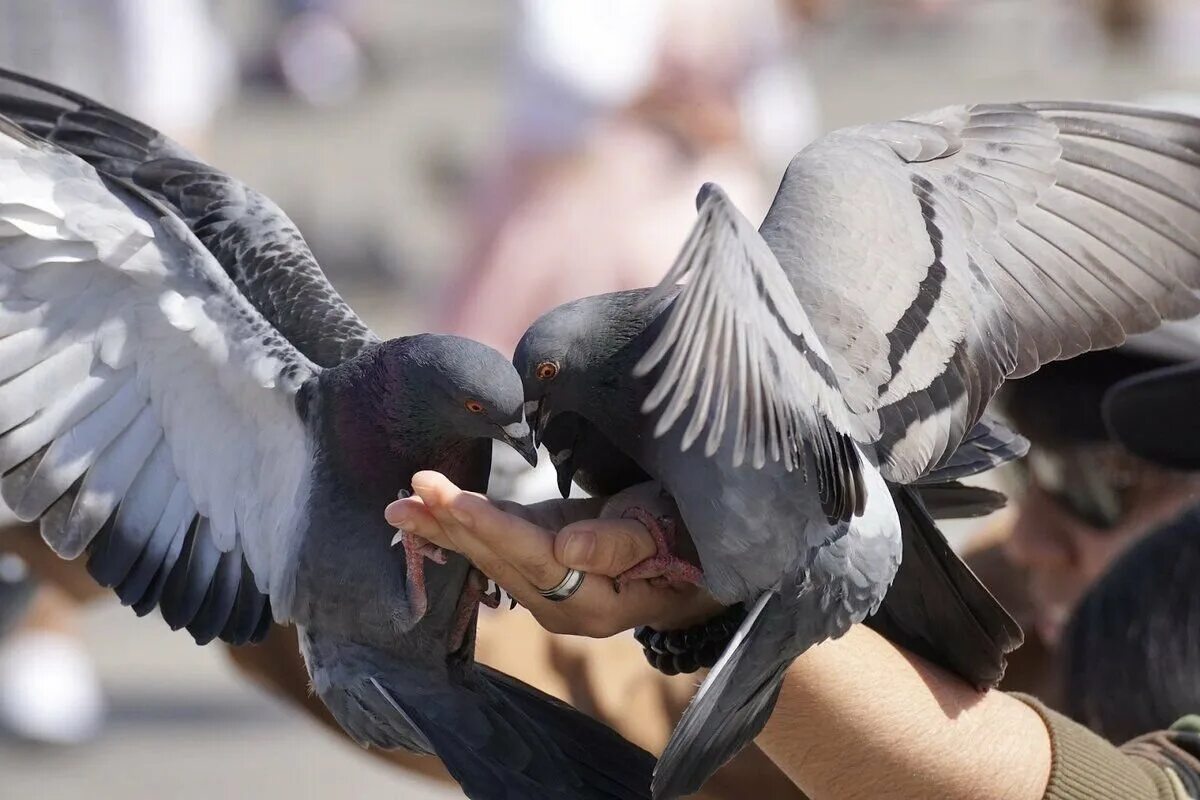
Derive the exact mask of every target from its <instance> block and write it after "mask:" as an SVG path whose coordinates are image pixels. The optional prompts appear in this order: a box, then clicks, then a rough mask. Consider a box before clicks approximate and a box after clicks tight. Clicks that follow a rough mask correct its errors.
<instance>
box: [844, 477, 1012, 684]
mask: <svg viewBox="0 0 1200 800" xmlns="http://www.w3.org/2000/svg"><path fill="white" fill-rule="evenodd" d="M892 497H893V498H894V499H895V501H896V510H897V511H898V512H899V514H900V524H901V527H902V528H903V530H904V556H903V560H902V561H901V562H900V569H899V571H898V572H897V573H896V578H895V580H894V581H893V582H892V586H891V588H890V589H889V590H888V593H887V596H886V597H885V598H884V601H883V604H882V606H881V607H880V609H879V611H878V612H876V614H875V615H874V616H873V617H870V618H869V619H868V620H867V622H866V624H867V625H868V626H869V627H871V628H874V629H875V630H876V631H877V632H879V633H880V634H882V635H883V636H885V637H887V638H888V639H890V640H891V641H892V642H894V643H895V644H897V645H899V646H900V647H903V648H904V649H906V650H908V651H910V652H913V653H916V654H917V655H919V656H921V657H922V658H924V659H926V660H928V661H932V662H933V663H935V664H937V665H938V666H940V667H942V668H944V669H948V670H950V671H951V672H954V673H956V674H958V675H959V676H961V677H962V678H964V679H965V680H967V681H969V682H971V683H972V684H974V685H975V686H977V687H979V688H981V689H983V688H989V687H992V686H995V685H996V684H997V683H999V682H1000V679H1001V678H1003V677H1004V669H1005V666H1006V665H1007V660H1006V655H1007V654H1008V653H1009V652H1011V651H1013V650H1015V649H1016V648H1017V647H1020V645H1021V642H1022V641H1023V640H1024V634H1023V633H1022V632H1021V626H1019V625H1018V624H1017V622H1016V620H1014V619H1013V618H1012V617H1011V616H1010V615H1009V614H1008V612H1007V611H1005V610H1004V607H1003V606H1002V605H1000V603H999V601H997V600H996V598H995V597H993V596H992V593H991V592H989V591H988V590H987V587H986V586H984V585H983V584H982V583H980V582H979V579H978V578H976V577H975V573H973V572H972V571H971V568H970V567H968V566H967V565H966V564H964V563H963V561H962V559H960V558H959V557H958V555H957V554H955V552H954V551H953V550H952V549H951V548H950V545H949V543H948V542H947V541H946V539H945V537H944V536H942V533H941V531H939V530H938V528H937V525H936V524H935V523H934V521H933V518H932V517H931V516H930V515H929V512H928V511H927V510H926V508H925V506H924V504H923V503H922V502H921V497H920V494H919V493H918V491H917V490H916V489H914V488H912V487H907V486H894V487H892Z"/></svg>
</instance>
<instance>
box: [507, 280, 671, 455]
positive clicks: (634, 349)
mask: <svg viewBox="0 0 1200 800" xmlns="http://www.w3.org/2000/svg"><path fill="white" fill-rule="evenodd" d="M652 291H653V290H652V289H634V290H630V291H624V292H612V293H610V294H602V295H596V296H594V297H585V298H582V299H580V300H573V301H571V302H569V303H565V304H563V305H561V306H558V307H557V308H555V309H552V310H551V311H548V312H546V313H545V314H543V315H542V316H541V317H540V318H539V319H538V320H537V321H536V322H534V323H533V325H531V326H530V327H529V329H528V330H527V331H525V335H524V336H523V337H521V341H520V343H519V344H518V345H517V350H516V353H515V355H514V356H513V365H514V366H515V367H516V368H517V372H518V373H519V374H520V376H521V382H522V384H523V385H524V390H525V412H526V416H527V418H528V419H529V423H530V425H532V426H533V428H534V436H535V440H537V441H545V442H546V444H547V445H548V446H550V447H552V448H553V440H554V439H555V438H562V437H561V436H557V437H556V433H562V431H557V432H556V430H555V428H554V425H553V422H554V419H555V417H556V416H557V415H559V414H563V418H564V423H563V424H564V425H566V422H565V420H566V413H565V412H574V414H575V415H578V416H581V417H582V418H584V419H587V420H595V419H597V418H601V417H603V418H604V419H607V420H617V421H618V422H619V421H623V420H625V419H626V418H629V421H632V417H633V416H634V415H636V414H638V413H639V411H638V409H639V408H640V406H641V400H642V397H641V392H640V391H639V390H638V387H637V381H638V379H636V378H634V376H633V365H634V364H635V363H636V362H637V360H638V359H639V358H640V357H641V355H642V353H644V352H645V348H646V347H648V346H649V343H650V341H652V336H647V335H645V334H646V333H647V331H648V329H649V328H650V327H651V325H652V324H653V323H654V322H655V320H656V319H658V318H659V316H660V315H661V314H662V311H663V310H664V308H665V307H666V306H667V305H668V304H669V303H670V301H671V300H672V299H673V298H674V293H672V294H671V295H670V296H668V297H666V298H663V299H662V300H661V301H657V302H652V303H648V302H646V301H647V299H648V298H649V297H650V296H651V292H652ZM570 424H571V426H572V427H578V426H579V424H580V423H579V420H578V419H575V418H572V419H571V423H570ZM552 453H553V450H552Z"/></svg>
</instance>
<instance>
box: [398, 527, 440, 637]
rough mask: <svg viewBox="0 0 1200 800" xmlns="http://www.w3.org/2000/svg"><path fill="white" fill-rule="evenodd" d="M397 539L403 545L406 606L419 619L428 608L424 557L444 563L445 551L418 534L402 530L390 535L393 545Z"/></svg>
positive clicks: (436, 562)
mask: <svg viewBox="0 0 1200 800" xmlns="http://www.w3.org/2000/svg"><path fill="white" fill-rule="evenodd" d="M397 540H399V543H400V544H401V545H403V547H404V571H405V573H406V580H405V587H404V590H405V592H406V593H407V594H408V608H409V610H410V611H411V612H412V615H413V618H414V619H420V618H421V617H423V616H425V611H426V610H427V609H428V608H429V596H428V595H427V594H426V593H425V559H427V558H428V559H429V560H430V561H432V562H434V563H435V564H445V563H446V551H445V550H443V549H442V548H440V547H438V546H437V545H435V544H430V543H429V542H428V541H427V540H425V539H422V538H421V537H420V536H414V535H413V534H410V533H405V532H404V531H400V532H399V533H397V534H396V535H395V536H394V537H392V546H393V547H394V546H395V545H396V544H397Z"/></svg>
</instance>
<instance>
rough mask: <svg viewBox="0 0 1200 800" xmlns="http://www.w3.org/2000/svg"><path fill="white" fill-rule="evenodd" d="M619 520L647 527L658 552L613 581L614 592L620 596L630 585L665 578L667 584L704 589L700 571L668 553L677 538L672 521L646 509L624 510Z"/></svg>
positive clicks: (673, 521) (702, 576)
mask: <svg viewBox="0 0 1200 800" xmlns="http://www.w3.org/2000/svg"><path fill="white" fill-rule="evenodd" d="M622 516H623V517H625V518H627V519H634V520H637V521H638V522H640V523H642V524H643V525H645V526H646V530H648V531H649V532H650V535H651V536H652V537H653V538H654V547H655V550H656V551H657V552H655V554H654V555H652V556H651V557H650V558H647V559H645V560H644V561H641V562H639V563H637V564H634V565H633V566H632V567H630V568H629V569H627V570H625V571H624V572H622V573H621V574H620V575H618V576H617V577H615V578H613V588H614V589H616V590H617V591H618V592H619V591H621V587H623V586H624V585H625V584H626V583H628V582H629V581H635V580H640V579H642V578H655V577H661V578H665V579H666V580H667V582H669V583H692V584H695V585H697V586H701V585H703V581H704V573H703V572H702V571H701V570H700V568H699V567H697V566H696V565H695V564H693V563H692V562H690V561H687V560H685V559H682V558H680V557H679V556H677V555H675V554H674V553H673V552H671V550H672V548H673V547H674V546H675V540H676V538H677V537H676V530H675V524H676V523H675V520H673V519H670V518H669V517H656V516H654V515H653V514H651V513H649V512H648V511H646V510H645V509H641V508H636V507H635V508H629V509H626V511H625V513H624V514H622Z"/></svg>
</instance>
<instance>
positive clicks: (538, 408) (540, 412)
mask: <svg viewBox="0 0 1200 800" xmlns="http://www.w3.org/2000/svg"><path fill="white" fill-rule="evenodd" d="M551 416H552V415H551V413H550V409H548V408H547V407H546V398H544V397H543V398H542V399H540V400H526V401H525V419H527V420H529V424H530V425H531V426H533V443H534V444H535V445H539V444H541V443H542V436H544V435H545V433H546V425H547V424H548V423H549V422H550V417H551Z"/></svg>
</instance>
